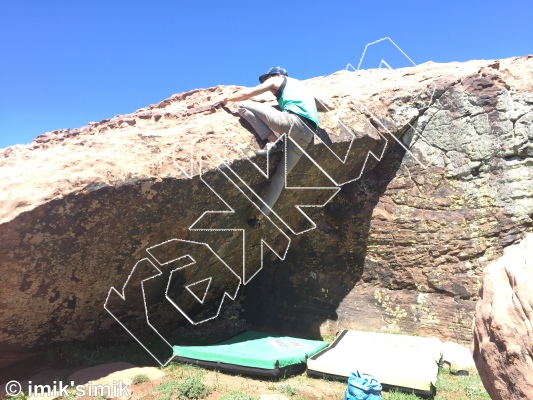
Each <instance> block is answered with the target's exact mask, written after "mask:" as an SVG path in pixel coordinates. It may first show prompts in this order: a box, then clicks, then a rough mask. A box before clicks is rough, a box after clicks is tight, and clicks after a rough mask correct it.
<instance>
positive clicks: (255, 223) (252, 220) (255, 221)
mask: <svg viewBox="0 0 533 400" xmlns="http://www.w3.org/2000/svg"><path fill="white" fill-rule="evenodd" d="M248 225H249V226H250V228H253V229H256V228H259V227H260V226H261V220H260V219H259V218H257V217H256V216H253V217H252V218H250V219H249V220H248Z"/></svg>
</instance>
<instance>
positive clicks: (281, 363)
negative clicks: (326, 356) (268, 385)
mask: <svg viewBox="0 0 533 400" xmlns="http://www.w3.org/2000/svg"><path fill="white" fill-rule="evenodd" d="M325 347H327V343H326V342H322V341H317V340H307V339H299V338H293V337H288V336H277V335H269V334H266V333H261V332H255V331H246V332H242V333H240V334H238V335H236V336H233V337H231V338H229V339H227V340H224V341H222V342H220V343H216V344H213V345H209V346H174V360H175V361H178V362H186V363H192V364H196V365H200V366H203V367H206V368H216V369H220V370H222V371H226V372H233V373H238V374H246V375H256V376H268V377H276V376H280V375H282V374H287V373H289V374H290V373H298V372H302V371H304V370H305V368H306V361H307V359H308V358H309V357H310V356H312V355H313V354H316V353H317V352H319V351H320V350H322V349H324V348H325Z"/></svg>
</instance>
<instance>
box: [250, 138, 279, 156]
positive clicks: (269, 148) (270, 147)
mask: <svg viewBox="0 0 533 400" xmlns="http://www.w3.org/2000/svg"><path fill="white" fill-rule="evenodd" d="M283 149H284V143H283V140H277V141H276V142H268V143H267V144H266V146H265V148H264V149H262V150H259V151H258V152H257V153H255V154H257V155H258V156H266V155H269V154H273V153H278V152H280V151H283Z"/></svg>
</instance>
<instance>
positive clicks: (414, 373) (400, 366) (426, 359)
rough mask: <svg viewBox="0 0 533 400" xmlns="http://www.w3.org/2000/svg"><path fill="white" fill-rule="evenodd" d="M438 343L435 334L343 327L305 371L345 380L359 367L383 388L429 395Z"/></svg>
mask: <svg viewBox="0 0 533 400" xmlns="http://www.w3.org/2000/svg"><path fill="white" fill-rule="evenodd" d="M441 347H442V343H441V341H440V340H439V339H437V338H426V337H417V336H405V335H392V334H385V333H374V332H359V331H349V330H346V331H343V332H341V333H340V334H339V335H338V336H337V338H336V339H335V341H334V342H333V343H332V344H331V345H330V346H329V347H327V348H326V349H324V350H322V351H320V352H319V353H317V354H315V355H314V356H313V357H311V358H309V359H308V360H307V373H308V375H309V376H314V377H330V378H338V379H343V380H345V379H347V378H348V376H349V375H350V373H351V372H353V371H355V370H359V371H361V372H365V373H367V374H371V375H373V376H374V377H375V378H376V379H377V380H378V381H379V382H380V383H381V384H382V385H383V387H384V389H390V388H398V389H400V390H402V391H408V392H412V391H414V392H415V393H416V394H418V395H420V396H428V397H429V396H431V395H433V394H434V391H435V383H436V381H437V373H438V369H439V363H440V362H441V359H442V350H441Z"/></svg>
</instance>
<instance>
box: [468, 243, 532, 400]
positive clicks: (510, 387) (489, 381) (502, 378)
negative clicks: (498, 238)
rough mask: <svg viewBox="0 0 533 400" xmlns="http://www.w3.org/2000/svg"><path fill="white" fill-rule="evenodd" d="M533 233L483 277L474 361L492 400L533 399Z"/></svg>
mask: <svg viewBox="0 0 533 400" xmlns="http://www.w3.org/2000/svg"><path fill="white" fill-rule="evenodd" d="M532 355H533V235H532V234H529V235H527V237H526V239H524V240H523V241H522V242H521V243H520V244H517V245H513V246H511V247H508V248H507V249H505V252H504V256H503V257H501V258H500V259H498V260H497V261H495V262H493V263H492V264H490V265H489V266H488V267H487V268H485V271H484V273H483V285H482V287H481V292H480V299H479V301H478V304H477V306H476V317H475V323H474V360H475V362H476V366H477V369H478V371H479V374H480V376H481V379H482V381H483V385H484V386H485V388H486V389H487V392H488V393H489V394H490V397H491V398H492V399H494V400H500V399H501V400H503V399H531V398H533V360H532Z"/></svg>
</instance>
